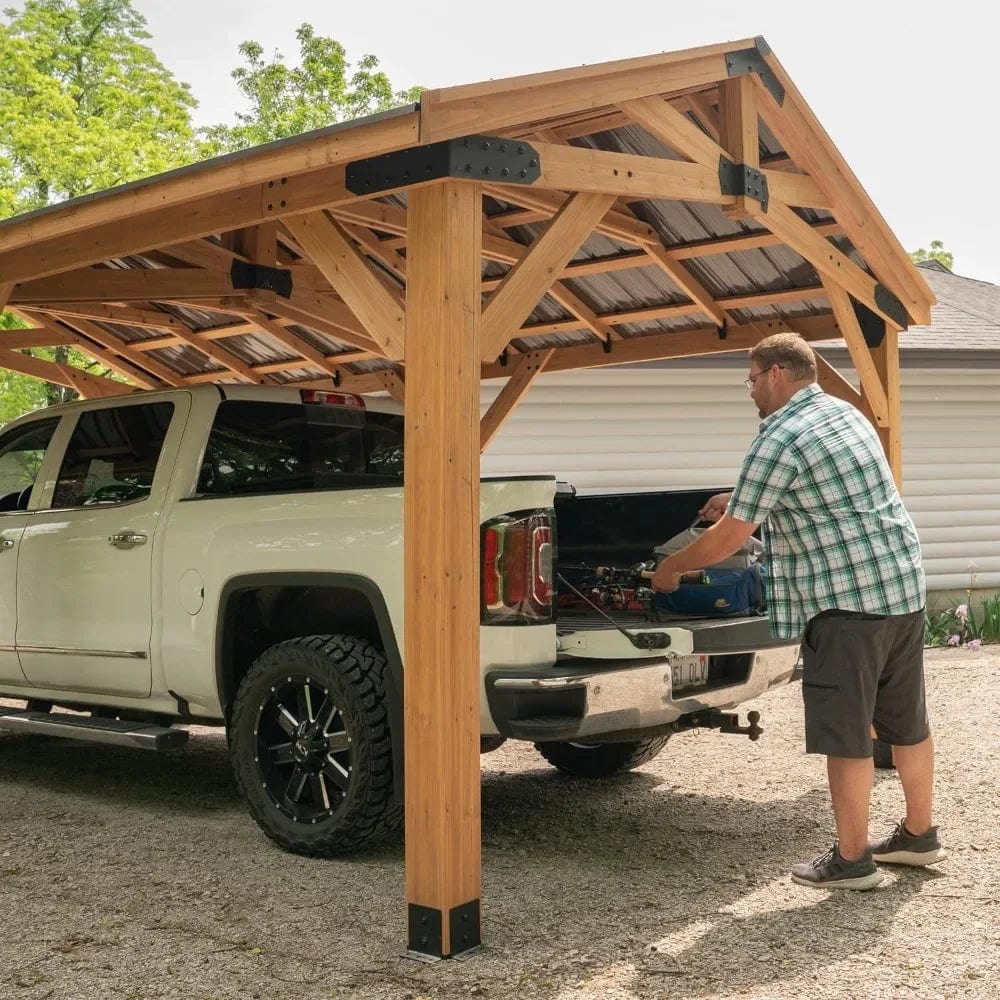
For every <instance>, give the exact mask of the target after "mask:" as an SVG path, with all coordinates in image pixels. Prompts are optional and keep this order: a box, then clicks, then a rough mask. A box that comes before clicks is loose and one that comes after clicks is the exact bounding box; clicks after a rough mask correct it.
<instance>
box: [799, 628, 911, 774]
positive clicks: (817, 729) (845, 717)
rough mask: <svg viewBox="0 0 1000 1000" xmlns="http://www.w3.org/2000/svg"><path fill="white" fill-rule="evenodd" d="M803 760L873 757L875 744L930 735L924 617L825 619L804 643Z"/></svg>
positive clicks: (906, 742)
mask: <svg viewBox="0 0 1000 1000" xmlns="http://www.w3.org/2000/svg"><path fill="white" fill-rule="evenodd" d="M802 698H803V700H804V701H805V709H806V753H821V754H826V755H827V756H830V757H870V756H871V754H872V740H871V727H872V726H874V727H875V732H876V733H877V734H878V738H879V739H880V740H884V741H885V742H886V743H891V744H892V745H893V746H912V745H913V744H915V743H921V742H922V741H923V740H925V739H927V737H928V736H929V735H930V726H929V725H928V722H927V703H926V698H925V694H924V613H923V611H915V612H913V613H912V614H906V615H869V614H864V613H861V612H857V611H823V612H821V613H820V614H818V615H816V617H815V618H813V619H811V620H810V622H809V624H808V625H807V626H806V630H805V633H804V634H803V636H802Z"/></svg>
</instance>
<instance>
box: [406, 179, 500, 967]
mask: <svg viewBox="0 0 1000 1000" xmlns="http://www.w3.org/2000/svg"><path fill="white" fill-rule="evenodd" d="M408 197H409V227H408V230H409V249H408V253H407V272H408V282H407V293H406V344H405V359H406V401H405V415H406V451H405V458H404V462H405V479H406V490H405V500H404V508H403V545H404V556H403V563H404V566H403V577H404V593H405V612H404V628H405V641H404V650H405V654H404V661H405V664H406V668H405V672H404V698H403V703H404V745H405V747H406V783H405V788H406V792H405V794H406V899H407V910H408V923H409V933H408V943H409V948H410V951H411V953H414V954H419V955H420V956H422V957H432V958H433V957H444V956H449V955H455V954H458V953H460V952H463V951H468V950H470V949H471V948H474V947H475V946H476V945H478V944H479V896H480V885H481V850H482V846H481V838H480V774H479V729H480V726H479V685H480V680H479V575H480V574H479V366H480V356H481V348H480V340H481V328H482V321H481V309H480V252H481V250H480V248H481V246H482V197H481V189H480V187H479V185H478V184H475V183H471V182H465V181H459V182H456V181H446V182H443V183H440V184H432V185H429V186H427V187H424V188H413V189H412V190H411V191H410V192H409V195H408ZM456 911H457V912H456ZM438 935H440V936H438ZM453 935H454V936H453Z"/></svg>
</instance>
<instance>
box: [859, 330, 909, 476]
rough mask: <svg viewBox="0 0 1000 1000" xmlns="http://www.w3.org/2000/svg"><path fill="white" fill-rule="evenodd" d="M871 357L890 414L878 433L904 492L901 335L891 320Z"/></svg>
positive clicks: (890, 465) (893, 474) (893, 471)
mask: <svg viewBox="0 0 1000 1000" xmlns="http://www.w3.org/2000/svg"><path fill="white" fill-rule="evenodd" d="M872 359H873V360H874V362H875V368H876V370H877V371H878V376H879V380H880V381H881V383H882V388H883V389H884V390H885V398H886V403H887V409H888V415H889V420H888V423H887V425H886V426H885V427H880V428H879V431H878V435H879V437H880V438H881V439H882V447H883V448H884V449H885V455H886V458H888V459H889V468H891V469H892V478H893V479H895V480H896V488H897V489H898V490H899V491H900V492H902V490H903V415H902V406H901V396H900V391H899V335H898V333H897V332H896V331H895V330H893V329H892V328H891V327H890V326H889V325H888V324H886V328H885V337H884V338H883V340H882V343H881V344H880V345H879V346H878V347H874V348H872ZM866 402H867V400H866Z"/></svg>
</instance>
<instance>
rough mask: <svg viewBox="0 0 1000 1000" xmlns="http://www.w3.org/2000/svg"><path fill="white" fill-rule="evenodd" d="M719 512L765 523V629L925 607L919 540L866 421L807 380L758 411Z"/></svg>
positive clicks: (796, 630)
mask: <svg viewBox="0 0 1000 1000" xmlns="http://www.w3.org/2000/svg"><path fill="white" fill-rule="evenodd" d="M726 513H727V514H728V515H729V516H730V517H734V518H736V519H737V520H739V521H749V522H751V523H753V524H760V523H762V522H763V525H764V531H763V535H764V545H765V558H766V560H767V565H768V613H769V615H770V618H771V632H772V634H773V635H774V636H775V637H777V638H781V639H791V638H794V637H795V636H798V635H801V633H802V632H803V631H804V630H805V626H806V624H807V622H808V621H809V619H810V618H812V617H813V616H814V615H817V614H819V612H821V611H826V610H829V609H832V608H839V609H840V610H843V611H865V612H868V613H869V614H879V615H901V614H907V613H910V612H913V611H919V610H921V609H922V608H923V606H924V571H923V567H922V564H921V558H920V542H919V541H918V539H917V532H916V529H915V528H914V526H913V522H912V521H911V520H910V515H909V514H907V512H906V508H905V507H904V506H903V501H902V500H901V499H900V498H899V494H898V493H897V492H896V487H895V484H894V483H893V479H892V472H891V471H890V469H889V464H888V462H887V461H886V459H885V454H884V452H883V450H882V445H881V443H880V442H879V439H878V435H877V434H876V433H875V430H874V428H873V427H872V425H871V424H870V423H869V422H868V420H866V419H865V417H864V416H862V414H861V413H859V412H858V410H857V409H856V408H855V407H853V406H851V405H850V404H849V403H844V402H841V401H840V400H839V399H835V398H834V397H832V396H828V395H827V394H826V393H825V392H823V391H822V390H821V389H820V388H819V386H817V385H816V384H815V383H814V384H812V385H808V386H806V387H805V388H804V389H800V390H799V391H798V392H796V393H795V395H794V396H792V398H791V399H790V400H789V401H788V403H786V404H785V406H783V407H782V408H781V409H780V410H778V411H776V412H775V413H772V414H771V415H770V416H769V417H766V418H765V419H764V421H763V422H762V423H761V425H760V433H759V434H758V435H757V438H756V440H755V441H754V443H753V445H752V446H751V448H750V451H749V452H748V453H747V456H746V458H745V459H744V461H743V468H742V470H741V471H740V478H739V482H738V483H737V484H736V488H735V490H734V491H733V495H732V498H731V499H730V501H729V506H728V508H727V510H726Z"/></svg>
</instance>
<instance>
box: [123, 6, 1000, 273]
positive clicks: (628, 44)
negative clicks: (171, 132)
mask: <svg viewBox="0 0 1000 1000" xmlns="http://www.w3.org/2000/svg"><path fill="white" fill-rule="evenodd" d="M135 6H136V7H138V8H139V9H140V10H141V11H142V12H143V14H145V16H146V18H147V19H148V21H149V30H150V31H151V33H152V35H153V41H152V44H153V47H154V48H155V49H156V51H157V53H158V54H159V56H160V58H161V59H162V60H163V62H164V63H166V65H167V66H168V67H169V68H170V69H171V70H173V72H174V73H175V74H176V75H177V76H178V77H179V78H180V79H182V80H185V81H186V82H188V83H189V84H190V85H191V87H192V90H193V92H194V94H195V96H196V97H197V98H198V100H199V102H200V108H199V110H198V112H197V115H196V116H197V120H198V122H199V123H200V124H208V123H213V122H219V121H231V120H232V117H233V114H234V112H235V111H236V110H238V109H240V108H241V104H240V98H239V94H238V93H237V91H236V88H235V86H234V84H233V82H232V80H230V78H229V73H230V72H231V70H232V69H233V67H234V66H236V65H237V63H238V53H237V46H238V45H239V44H240V42H242V41H245V40H246V39H254V40H256V41H259V42H261V43H262V44H263V45H264V48H265V51H266V52H268V54H269V55H270V54H271V53H272V52H273V51H274V50H277V51H280V52H282V53H283V54H284V55H285V56H286V58H287V59H288V60H289V61H290V62H294V61H295V58H296V55H297V45H296V42H295V35H294V32H295V29H296V27H297V26H298V25H299V24H301V23H302V22H303V21H308V22H309V23H311V24H312V25H313V26H314V27H315V28H316V30H317V32H318V33H320V34H325V35H330V36H332V37H334V38H336V39H337V40H338V41H340V42H341V43H342V44H343V45H344V46H345V48H346V49H347V53H348V57H349V58H350V59H351V60H352V61H353V60H355V59H357V58H359V57H360V56H362V55H364V54H366V53H371V54H373V55H375V56H377V57H378V59H379V61H380V63H381V66H382V69H384V70H385V72H386V73H387V74H388V76H389V79H390V80H391V81H392V83H393V86H394V87H396V88H397V89H401V88H403V87H407V86H410V85H412V84H419V85H421V86H424V87H427V88H434V87H444V86H451V85H454V84H460V83H473V82H477V81H480V80H486V79H490V78H495V77H504V76H513V75H518V74H521V73H531V72H536V71H539V70H546V69H557V68H562V67H566V66H578V65H581V64H592V63H597V62H604V61H606V60H609V59H622V58H628V57H631V56H641V55H648V54H650V53H654V52H662V51H672V50H674V49H681V48H688V47H691V46H694V45H705V44H712V43H715V42H722V41H728V40H730V39H738V38H748V37H752V36H754V35H763V36H764V37H765V38H766V39H767V41H768V43H769V44H770V45H771V47H772V48H773V49H774V51H775V54H776V55H777V56H778V58H779V59H780V60H781V62H782V64H783V65H784V67H785V69H786V70H787V71H788V73H789V75H790V76H791V77H792V79H793V80H794V81H795V84H796V86H797V87H798V88H799V90H800V91H801V92H802V93H803V95H804V96H805V98H806V100H807V101H808V102H809V103H810V105H811V106H812V108H813V110H814V111H815V112H816V114H817V116H818V117H819V120H820V121H821V122H822V123H823V125H824V127H825V128H826V130H827V131H828V132H829V133H830V135H831V136H832V138H833V140H834V142H835V143H836V144H837V145H838V146H839V148H840V150H841V152H842V153H843V154H844V156H845V157H846V159H847V161H848V163H850V165H851V167H852V168H853V169H854V171H855V173H856V174H857V175H858V177H859V178H860V180H861V183H862V184H863V185H864V186H865V188H867V190H868V192H869V194H870V195H871V197H872V199H873V200H874V201H875V204H876V205H877V206H878V207H879V209H880V210H881V212H882V214H883V215H884V216H885V217H886V219H887V220H888V222H889V225H890V226H892V228H893V229H894V230H895V232H896V235H897V236H898V237H899V239H900V241H901V242H902V244H903V245H904V246H905V247H906V249H908V250H912V249H915V248H916V247H919V246H924V247H926V246H928V244H929V243H930V241H931V240H934V239H939V240H942V241H943V242H944V244H945V246H946V248H947V249H949V250H951V251H952V252H953V253H954V254H955V270H956V271H957V272H958V273H959V274H964V275H968V276H969V277H974V278H979V279H982V280H985V281H991V282H994V283H1000V238H998V235H997V226H996V224H995V221H994V220H995V219H996V217H997V214H998V212H997V205H998V204H1000V191H998V190H997V183H996V179H997V174H998V170H1000V163H998V160H1000V157H998V153H1000V139H998V135H1000V132H998V129H997V103H998V97H1000V87H998V85H997V75H996V66H997V52H998V45H997V40H996V36H995V33H994V32H993V30H992V29H989V28H988V25H987V21H986V14H985V11H986V9H987V7H988V5H987V4H985V3H982V2H981V0H939V2H936V3H929V2H927V0H913V2H901V0H867V2H859V0H839V2H837V3H817V2H815V0H797V2H788V0H756V2H748V0H742V2H738V3H737V2H731V0H706V2H699V0H683V2H678V0H673V2H671V0H659V2H652V0H604V2H597V0H576V2H567V0H534V2H526V0H513V2H508V3H501V4H497V3H489V2H486V3H475V2H472V0H464V2H454V0H439V2H437V3H426V2H423V0H416V2H408V3H407V2H401V0H379V2H361V3H357V2H355V3H347V2H343V0H340V2H337V0H286V2H284V3H275V2H274V0H267V2H265V0H136V3H135Z"/></svg>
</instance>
